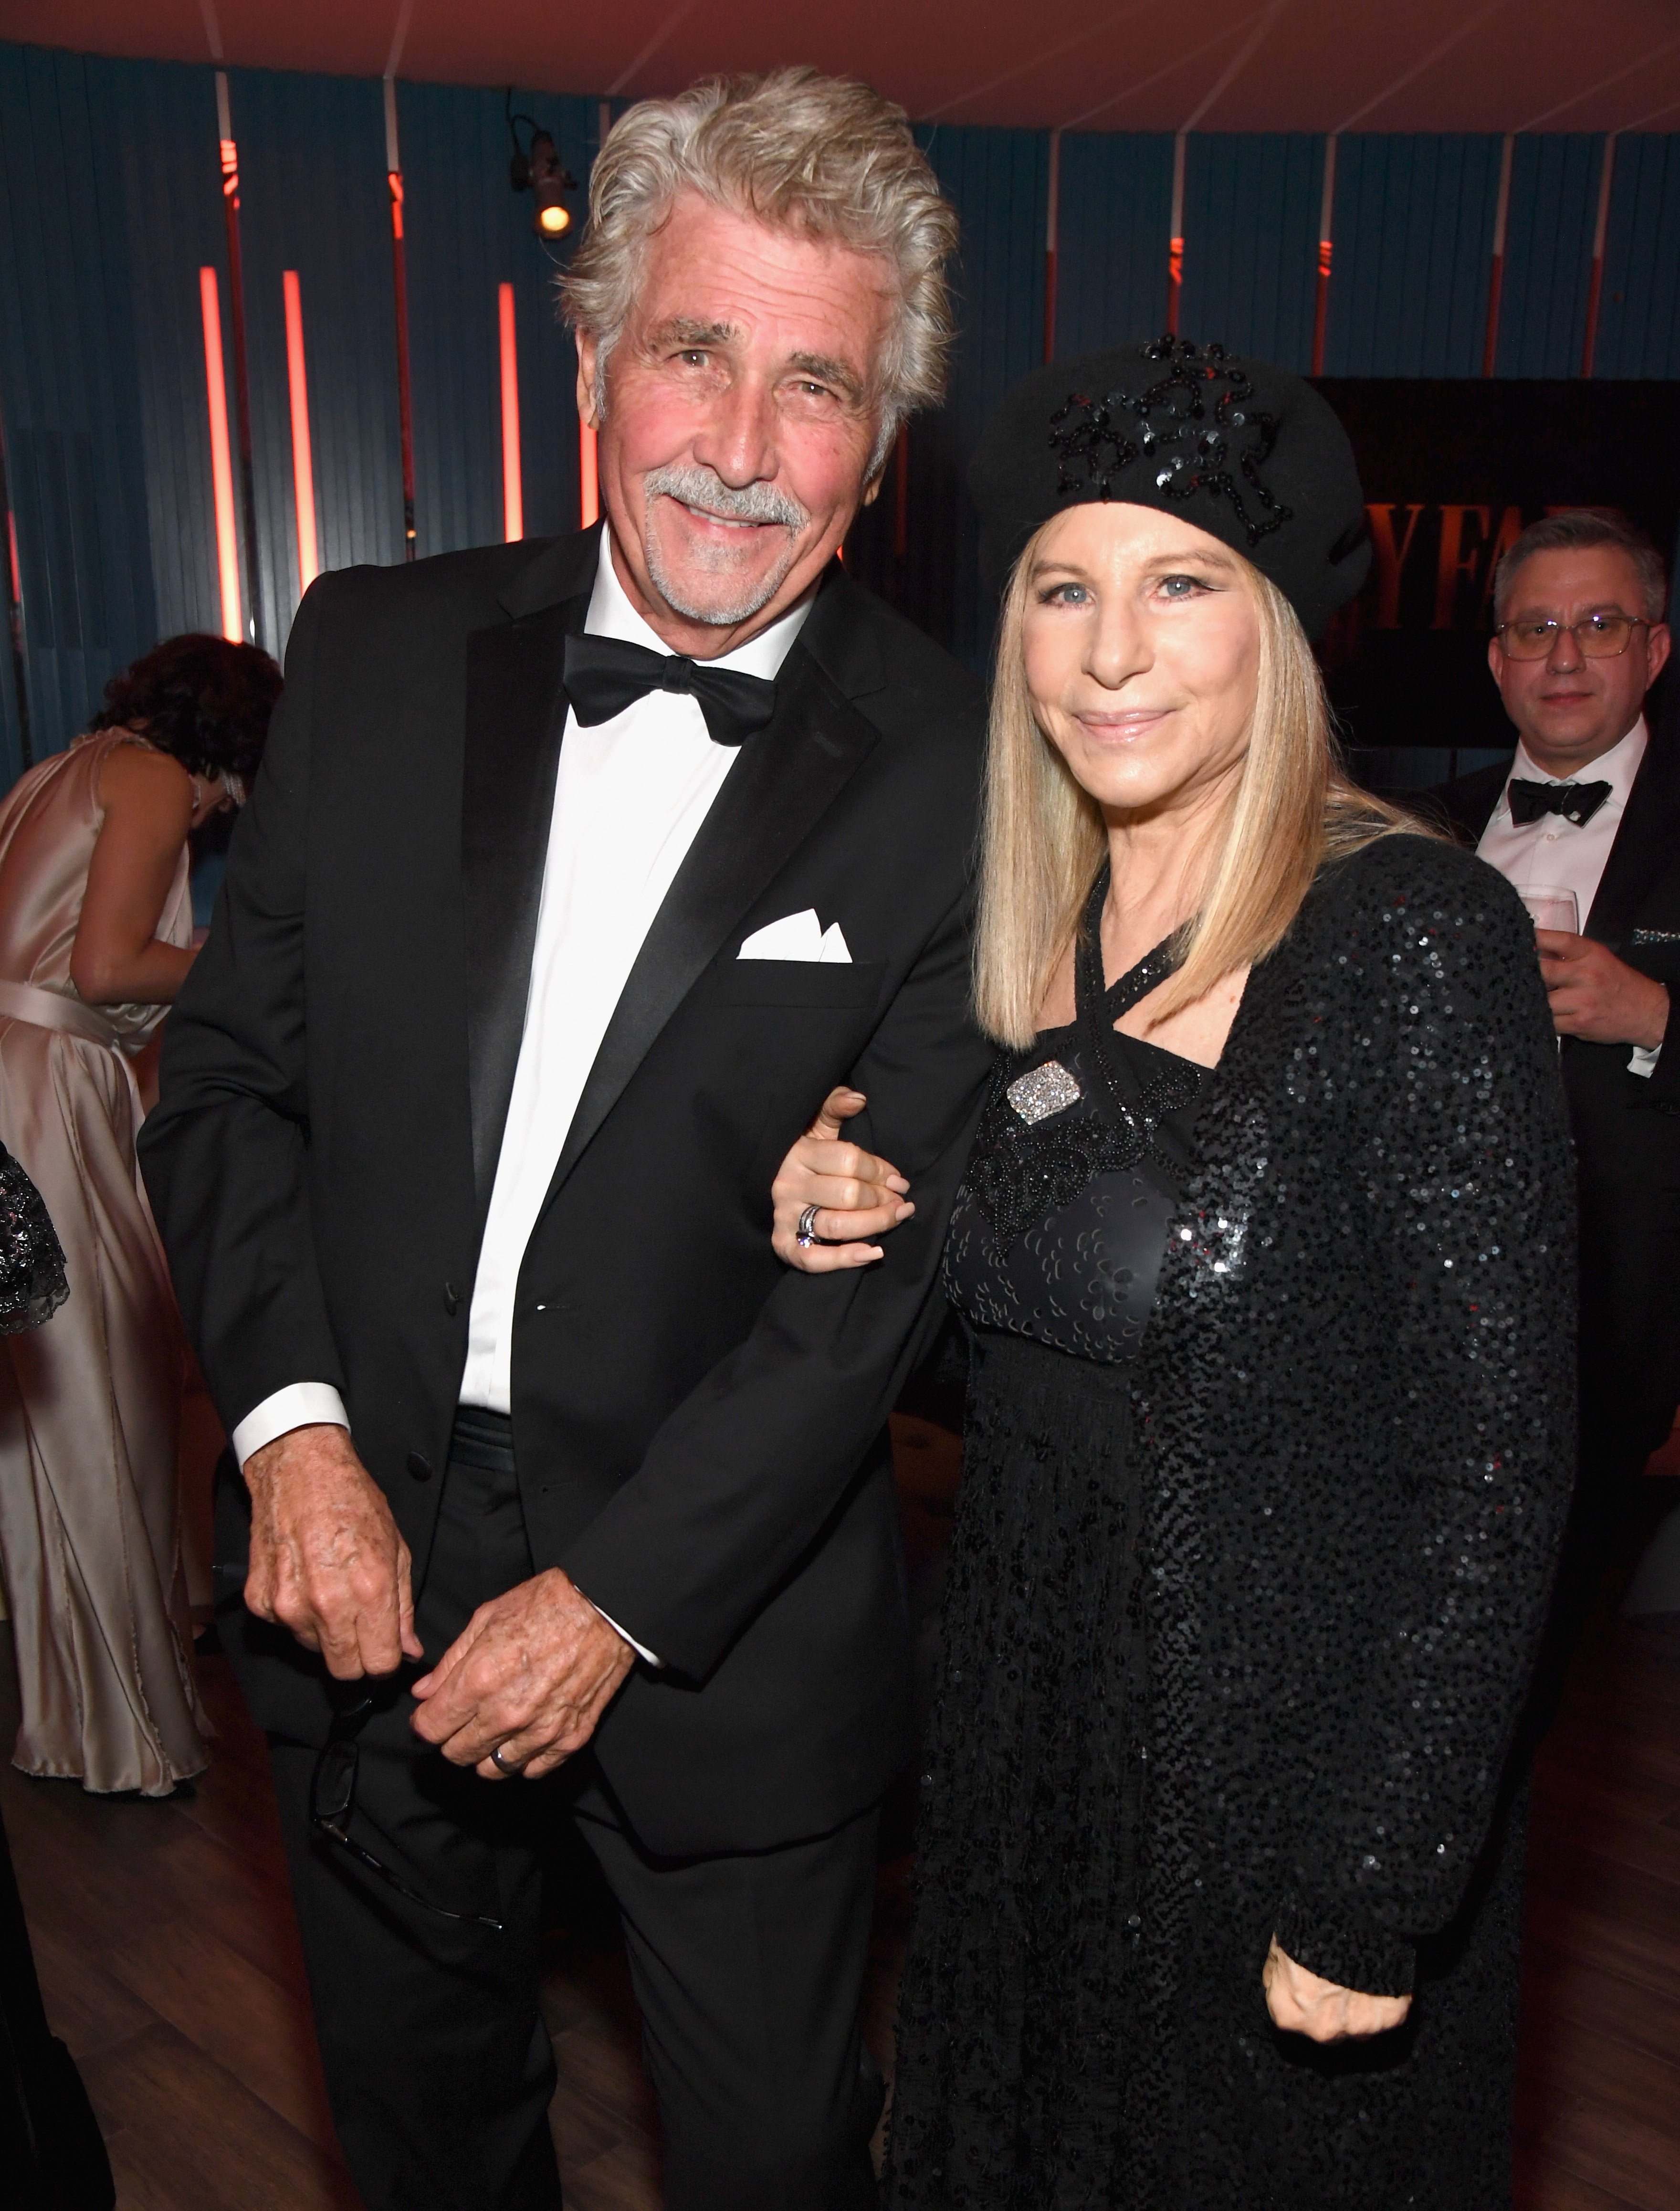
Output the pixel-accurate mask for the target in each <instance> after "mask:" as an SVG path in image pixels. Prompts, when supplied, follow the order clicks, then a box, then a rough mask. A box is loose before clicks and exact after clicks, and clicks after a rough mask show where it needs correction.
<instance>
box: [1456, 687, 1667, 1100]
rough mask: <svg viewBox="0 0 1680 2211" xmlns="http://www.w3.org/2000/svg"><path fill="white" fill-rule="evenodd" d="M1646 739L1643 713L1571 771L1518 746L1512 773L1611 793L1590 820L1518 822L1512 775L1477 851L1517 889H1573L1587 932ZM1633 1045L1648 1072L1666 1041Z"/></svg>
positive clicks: (1547, 817) (1633, 1064)
mask: <svg viewBox="0 0 1680 2211" xmlns="http://www.w3.org/2000/svg"><path fill="white" fill-rule="evenodd" d="M1646 742H1647V733H1646V728H1645V717H1644V716H1643V714H1641V716H1640V718H1639V719H1638V721H1636V722H1635V724H1634V726H1633V727H1632V729H1631V730H1629V732H1628V734H1627V736H1625V737H1623V739H1622V741H1621V742H1620V743H1619V744H1615V745H1612V746H1611V748H1610V750H1609V751H1608V752H1607V753H1600V754H1599V755H1598V759H1597V760H1593V761H1592V762H1591V763H1590V764H1589V765H1588V766H1586V767H1584V768H1580V769H1578V770H1577V771H1576V772H1575V773H1574V775H1570V776H1561V775H1551V774H1550V773H1548V772H1547V771H1546V770H1545V769H1544V768H1542V767H1537V766H1535V765H1534V762H1533V761H1532V760H1531V759H1530V758H1529V756H1528V752H1527V748H1526V747H1525V746H1523V745H1521V744H1519V745H1518V747H1517V756H1516V758H1515V759H1514V760H1513V761H1512V763H1511V776H1516V777H1520V778H1521V779H1522V780H1523V781H1524V782H1526V783H1607V784H1609V785H1610V797H1608V798H1607V799H1605V801H1604V804H1603V805H1602V806H1601V807H1599V809H1598V812H1597V813H1596V814H1594V815H1593V816H1592V820H1591V821H1585V822H1575V821H1565V820H1564V818H1563V816H1562V815H1561V814H1543V815H1541V816H1540V818H1539V820H1538V821H1525V822H1521V823H1518V822H1515V821H1513V820H1512V819H1511V800H1510V780H1511V778H1510V777H1509V776H1508V777H1507V778H1506V788H1505V789H1504V790H1502V791H1501V792H1500V794H1499V803H1498V804H1497V805H1496V807H1495V808H1494V809H1493V812H1492V814H1491V815H1490V816H1489V818H1488V826H1487V827H1486V828H1485V829H1484V831H1483V832H1482V841H1481V842H1480V844H1478V845H1477V847H1476V850H1477V851H1478V854H1479V856H1480V857H1482V858H1483V859H1484V860H1486V861H1489V862H1490V863H1491V864H1492V865H1493V866H1494V867H1496V868H1497V869H1498V870H1499V872H1500V874H1501V875H1503V876H1504V877H1505V879H1506V881H1508V882H1509V883H1511V884H1512V885H1513V886H1514V887H1515V888H1516V889H1518V890H1520V891H1527V890H1549V891H1551V890H1561V891H1573V892H1574V894H1575V904H1576V906H1578V907H1579V908H1580V925H1581V927H1582V928H1583V929H1585V928H1586V918H1587V916H1588V915H1589V914H1590V913H1591V912H1592V901H1593V900H1594V899H1596V898H1597V897H1598V885H1599V882H1600V881H1602V879H1603V876H1604V869H1605V867H1606V866H1607V865H1608V864H1609V861H1610V852H1611V845H1614V844H1615V842H1616V833H1617V830H1618V829H1619V828H1620V827H1622V817H1623V814H1624V813H1625V812H1626V811H1627V807H1628V797H1629V792H1630V791H1632V790H1633V787H1634V778H1635V776H1636V775H1637V774H1638V773H1639V764H1640V762H1641V760H1643V759H1644V758H1645V747H1646ZM1631 1049H1632V1054H1633V1056H1632V1057H1631V1058H1630V1059H1629V1063H1628V1064H1629V1068H1630V1069H1632V1071H1633V1073H1634V1074H1635V1075H1649V1074H1650V1073H1651V1070H1652V1069H1653V1068H1654V1067H1655V1066H1656V1064H1657V1057H1658V1054H1659V1052H1660V1051H1661V1050H1662V1046H1661V1045H1653V1046H1652V1047H1651V1048H1650V1049H1649V1050H1647V1048H1646V1047H1645V1046H1643V1045H1634V1046H1632V1048H1631Z"/></svg>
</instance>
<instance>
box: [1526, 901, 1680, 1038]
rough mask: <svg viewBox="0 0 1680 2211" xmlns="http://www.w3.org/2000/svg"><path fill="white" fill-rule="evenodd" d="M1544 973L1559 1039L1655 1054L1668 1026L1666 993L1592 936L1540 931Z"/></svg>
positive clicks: (1536, 938)
mask: <svg viewBox="0 0 1680 2211" xmlns="http://www.w3.org/2000/svg"><path fill="white" fill-rule="evenodd" d="M1534 941H1535V942H1536V943H1537V944H1538V946H1539V948H1540V972H1541V974H1542V975H1543V976H1544V978H1545V984H1546V995H1547V996H1548V997H1549V998H1550V1001H1551V1017H1552V1021H1553V1023H1554V1024H1555V1026H1556V1030H1557V1033H1558V1034H1559V1036H1578V1037H1584V1038H1585V1039H1586V1042H1587V1043H1588V1044H1628V1045H1635V1044H1636V1045H1643V1046H1644V1048H1645V1050H1646V1051H1655V1050H1656V1048H1657V1046H1658V1045H1659V1044H1660V1043H1661V1042H1662V1040H1663V1036H1664V1033H1665V1031H1666V1029H1667V1027H1668V990H1667V988H1666V986H1665V984H1661V983H1653V981H1652V980H1651V978H1650V977H1649V976H1648V975H1641V973H1640V972H1639V970H1638V969H1637V968H1636V967H1629V965H1628V963H1627V961H1626V960H1618V959H1617V956H1616V954H1614V953H1613V952H1611V950H1609V949H1608V948H1607V947H1605V946H1604V945H1602V944H1599V943H1598V942H1596V941H1595V940H1594V939H1593V938H1592V937H1590V936H1570V935H1569V933H1568V930H1562V929H1537V930H1535V932H1534Z"/></svg>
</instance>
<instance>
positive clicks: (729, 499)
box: [642, 464, 811, 629]
mask: <svg viewBox="0 0 1680 2211" xmlns="http://www.w3.org/2000/svg"><path fill="white" fill-rule="evenodd" d="M642 490H643V495H644V499H645V500H646V502H647V504H646V506H645V509H644V512H645V514H646V517H647V520H646V524H645V531H646V535H645V537H644V543H643V551H644V554H645V555H646V558H647V563H648V573H649V574H650V576H651V577H652V578H653V582H654V588H655V590H656V591H657V592H658V593H659V596H660V597H661V598H662V599H663V600H664V602H665V603H666V605H667V606H668V607H669V608H670V609H672V611H673V612H674V613H676V614H680V615H682V617H683V618H684V620H685V621H696V622H705V623H708V624H709V625H710V627H713V628H715V629H730V628H733V627H734V626H735V624H736V623H738V622H744V621H751V620H752V616H753V615H756V614H757V613H758V610H759V609H760V608H761V607H766V606H768V605H769V604H770V603H771V600H772V599H773V598H774V597H776V594H777V592H778V591H780V590H781V588H782V585H783V579H784V578H786V576H787V573H788V571H789V568H791V567H792V566H793V565H794V561H795V558H796V557H797V555H798V553H799V541H800V535H801V531H802V530H804V529H805V527H806V524H807V523H808V522H809V521H810V519H811V517H810V516H809V514H808V513H807V512H806V510H805V509H804V507H802V506H801V505H800V503H799V501H798V500H796V499H795V498H794V497H793V495H792V494H791V493H789V492H785V491H780V490H778V489H777V487H776V486H775V485H774V484H767V483H752V484H744V485H742V486H741V487H740V488H739V489H736V488H734V487H732V486H731V485H729V484H726V483H725V482H724V481H723V479H722V476H719V475H718V474H717V472H716V469H708V468H703V467H700V466H699V465H698V464H696V465H693V466H690V467H676V466H673V467H670V468H664V469H650V470H649V471H648V473H647V475H646V476H644V478H643V479H642ZM662 499H675V500H681V501H682V503H683V504H684V506H698V507H699V508H700V509H702V511H703V512H706V513H708V514H721V515H725V516H727V517H728V518H729V519H730V520H732V521H735V522H756V523H760V524H780V526H781V527H782V528H783V529H784V530H786V531H787V533H788V534H787V536H786V538H785V540H784V542H783V548H782V554H781V557H780V558H779V559H778V560H773V561H772V562H771V566H770V567H769V569H768V570H767V571H766V572H764V574H763V575H761V576H757V577H754V578H752V580H751V581H750V582H749V581H747V580H746V578H738V577H737V576H736V575H735V574H734V561H735V558H736V556H735V554H734V552H733V550H732V548H730V547H729V546H728V545H727V544H723V545H717V546H709V547H706V548H703V549H701V550H700V551H698V552H697V554H695V556H694V563H695V566H698V567H699V568H700V569H701V570H702V571H703V572H704V573H705V574H706V576H707V577H708V578H715V579H716V586H717V589H716V592H715V593H708V594H707V596H706V597H705V598H704V600H702V599H701V598H700V597H699V596H698V593H697V591H696V590H695V584H696V581H697V578H696V577H695V575H694V574H693V573H692V571H691V572H690V573H689V574H687V575H686V576H685V577H679V576H677V575H676V574H674V572H673V571H672V567H671V564H670V562H669V561H668V560H667V558H666V557H665V550H664V548H663V546H662V544H661V542H660V537H659V505H658V502H659V501H660V500H662ZM741 549H742V551H743V552H744V551H745V550H746V547H745V545H743V547H742V548H741ZM732 586H733V593H734V595H733V596H726V594H728V593H729V592H730V591H731V587H732Z"/></svg>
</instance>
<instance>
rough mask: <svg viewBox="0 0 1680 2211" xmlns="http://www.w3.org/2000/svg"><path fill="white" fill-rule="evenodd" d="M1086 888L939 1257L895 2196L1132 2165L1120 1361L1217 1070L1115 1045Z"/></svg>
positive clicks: (1133, 1512)
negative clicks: (937, 1474) (929, 1540)
mask: <svg viewBox="0 0 1680 2211" xmlns="http://www.w3.org/2000/svg"><path fill="white" fill-rule="evenodd" d="M1106 887H1107V871H1106V870H1104V875H1103V881H1100V882H1099V883H1098V885H1097V889H1096V892H1095V893H1094V894H1093V901H1092V910H1091V913H1090V914H1089V915H1088V917H1087V929H1086V934H1085V944H1084V946H1083V948H1082V952H1083V956H1082V957H1081V959H1080V960H1079V963H1078V988H1079V1018H1078V1019H1077V1020H1076V1021H1074V1022H1073V1023H1070V1024H1069V1025H1068V1026H1067V1027H1065V1028H1058V1029H1050V1030H1046V1031H1045V1032H1043V1033H1042V1034H1041V1035H1040V1036H1039V1037H1038V1039H1036V1042H1035V1044H1034V1045H1032V1047H1031V1048H1030V1050H1028V1051H1022V1052H1015V1053H1010V1054H1008V1055H1006V1057H1004V1058H1003V1059H1002V1060H1001V1062H1000V1066H999V1068H998V1070H997V1073H996V1075H995V1077H994V1083H993V1087H992V1091H991V1093H990V1096H989V1097H988V1101H987V1105H986V1108H985V1112H984V1114H983V1116H982V1121H981V1125H980V1130H979V1132H978V1136H977V1138H976V1147H975V1151H974V1155H973V1158H972V1160H971V1161H970V1168H969V1173H968V1177H967V1179H966V1181H965V1183H964V1187H963V1190H962V1191H961V1193H960V1195H959V1196H958V1201H957V1206H956V1209H955V1212H954V1214H953V1215H952V1226H951V1232H950V1236H949V1239H948V1241H947V1245H946V1288H947V1291H948V1293H949V1294H950V1296H951V1298H952V1302H953V1303H954V1305H956V1307H957V1309H958V1311H959V1312H960V1313H961V1314H962V1316H963V1318H964V1321H965V1323H966V1324H967V1327H968V1330H969V1334H970V1347H971V1351H970V1393H969V1405H968V1416H967V1421H966V1426H965V1440H964V1477H963V1493H962V1502H961V1507H960V1511H959V1516H958V1527H957V1530H956V1535H955V1540H954V1542H953V1545H952V1556H951V1560H950V1566H949V1569H948V1578H947V1581H946V1612H945V1633H944V1639H943V1644H942V1650H941V1658H940V1675H941V1678H940V1682H939V1694H938V1705H937V1713H938V1717H937V1719H936V1722H935V1726H934V1735H933V1738H932V1741H931V1742H930V1746H929V1750H928V1760H927V1762H926V1763H927V1770H926V1772H924V1774H923V1793H924V1809H923V1814H922V1827H921V1832H920V1836H919V1838H918V1845H917V1918H916V1937H915V1941H914V1944H913V1947H912V1952H911V1956H910V1960H909V1967H908V1970H907V1974H906V1980H905V1987H904V1994H903V2023H902V2026H901V2030H900V2047H901V2058H900V2068H899V2074H898V2081H897V2093H896V2099H895V2105H894V2115H893V2123H892V2175H893V2177H892V2184H891V2186H892V2201H893V2202H894V2203H895V2204H897V2205H900V2206H903V2207H909V2206H916V2207H917V2211H921V2207H923V2206H929V2207H931V2206H939V2207H940V2211H944V2207H946V2206H950V2207H957V2206H964V2207H967V2206H970V2205H972V2206H974V2207H976V2211H979V2208H980V2207H982V2206H983V2207H985V2211H1015V2207H1019V2211H1028V2207H1031V2211H1040V2207H1042V2208H1043V2211H1052V2207H1053V2208H1054V2211H1073V2207H1075V2206H1080V2207H1083V2206H1085V2205H1090V2204H1103V2203H1107V2202H1109V2200H1110V2197H1111V2192H1112V2189H1111V2183H1112V2178H1113V2174H1114V2170H1115V2160H1116V2158H1117V2156H1118V2155H1119V2153H1120V2141H1119V2135H1120V2127H1121V2093H1120V2089H1121V2070H1122V2067H1123V2065H1124V2063H1125V2057H1126V2053H1127V2047H1128V2045H1129V2044H1130V2042H1131V2040H1132V2038H1133V2037H1132V2035H1131V2033H1130V2032H1128V2023H1129V2020H1130V2019H1131V2010H1130V2008H1129V2006H1128V1996H1129V1994H1130V1984H1131V1981H1132V1979H1133V1978H1134V1966H1133V1960H1134V1956H1135V1951H1136V1940H1137V1929H1138V1928H1139V1924H1140V1921H1139V1911H1138V1904H1139V1897H1138V1893H1137V1886H1138V1839H1139V1807H1140V1802H1141V1784H1142V1778H1143V1775H1144V1772H1145V1767H1146V1764H1147V1757H1148V1741H1149V1732H1150V1730H1149V1718H1148V1698H1147V1691H1146V1687H1145V1670H1144V1663H1143V1615H1142V1609H1141V1604H1140V1592H1139V1571H1140V1563H1139V1533H1140V1527H1139V1522H1140V1511H1139V1505H1140V1485H1139V1475H1138V1469H1137V1464H1136V1458H1135V1454H1134V1453H1133V1451H1132V1449H1131V1446H1130V1430H1131V1414H1130V1406H1129V1402H1128V1382H1129V1372H1128V1370H1129V1369H1130V1367H1131V1366H1132V1363H1133V1359H1134V1356H1135V1354H1136V1353H1137V1351H1138V1349H1139V1346H1140V1345H1141V1343H1142V1342H1143V1340H1144V1337H1145V1333H1146V1330H1147V1328H1148V1324H1149V1318H1150V1312H1151V1307H1152V1305H1153V1303H1154V1297H1155V1287H1156V1282H1157V1277H1158V1275H1159V1274H1160V1269H1161V1260H1162V1256H1163V1250H1164V1247H1165V1242H1166V1237H1167V1232H1168V1227H1169V1216H1170V1215H1171V1214H1172V1212H1173V1210H1174V1208H1175V1205H1176V1202H1177V1201H1178V1198H1179V1196H1180V1195H1181V1187H1182V1182H1183V1178H1184V1176H1185V1173H1186V1172H1187V1168H1188V1166H1190V1164H1191V1152H1190V1131H1189V1123H1190V1118H1191V1110H1192V1108H1193V1106H1194V1100H1195V1098H1196V1096H1197V1093H1198V1092H1199V1090H1200V1084H1201V1076H1202V1073H1203V1070H1202V1069H1200V1068H1199V1067H1197V1066H1195V1065H1194V1063H1191V1062H1190V1061H1188V1060H1185V1059H1181V1058H1180V1057H1178V1056H1177V1055H1176V1054H1175V1053H1172V1052H1169V1051H1163V1050H1162V1049H1161V1048H1159V1047H1158V1046H1157V1045H1151V1044H1147V1043H1145V1042H1142V1041H1139V1040H1138V1039H1133V1038H1131V1037H1127V1036H1124V1035H1121V1034H1120V1033H1117V1032H1116V1031H1115V1027H1114V1026H1113V1025H1114V1023H1115V1021H1116V1020H1117V1019H1118V1018H1119V1017H1120V1015H1121V1014H1122V1013H1123V1012H1124V1011H1125V1010H1126V1009H1127V1008H1128V1007H1129V1006H1132V1005H1133V1004H1135V1003H1137V1002H1138V1000H1139V999H1140V998H1142V997H1143V996H1145V994H1146V993H1147V992H1148V991H1150V990H1153V989H1154V988H1155V987H1156V985H1157V984H1158V983H1159V982H1161V980H1162V979H1163V977H1164V976H1165V975H1166V974H1167V973H1168V972H1169V961H1168V960H1167V958H1166V956H1165V948H1164V947H1163V948H1157V950H1156V951H1155V952H1153V953H1151V954H1149V955H1148V957H1147V958H1146V959H1145V960H1141V961H1140V962H1139V964H1138V966H1135V967H1133V969H1132V970H1131V971H1130V972H1128V973H1127V974H1126V975H1125V976H1123V977H1122V978H1121V979H1120V981H1118V982H1117V983H1115V984H1114V985H1113V987H1112V988H1111V989H1109V990H1107V991H1106V992H1105V991H1104V990H1103V984H1102V978H1101V975H1100V973H1099V972H1097V966H1096V954H1095V950H1094V943H1095V931H1094V929H1093V927H1092V926H1091V924H1093V923H1094V922H1095V920H1096V918H1097V915H1098V914H1100V910H1101V901H1102V897H1103V893H1104V892H1105V890H1106Z"/></svg>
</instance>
